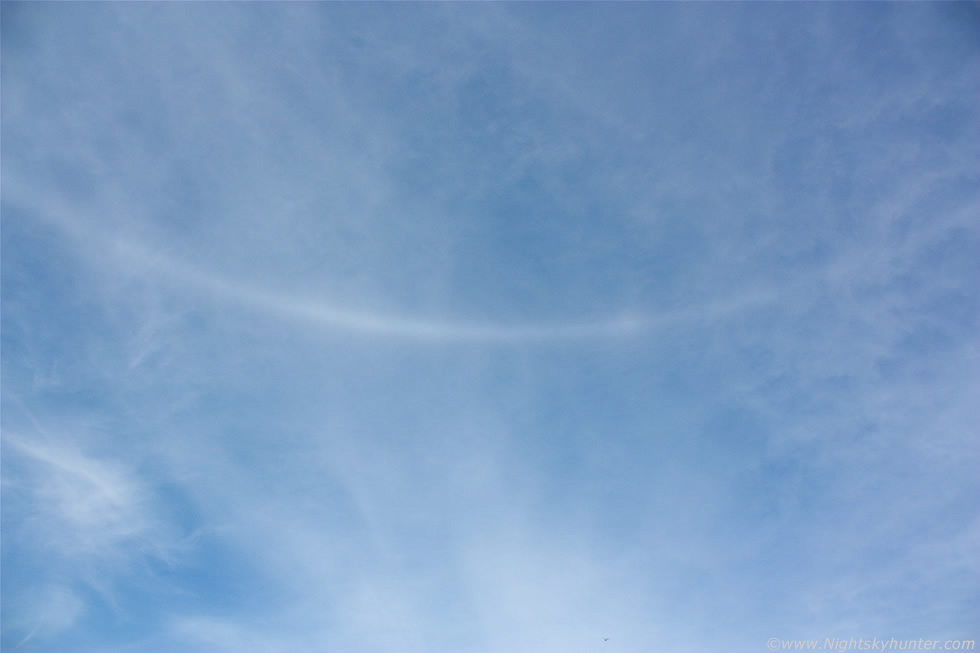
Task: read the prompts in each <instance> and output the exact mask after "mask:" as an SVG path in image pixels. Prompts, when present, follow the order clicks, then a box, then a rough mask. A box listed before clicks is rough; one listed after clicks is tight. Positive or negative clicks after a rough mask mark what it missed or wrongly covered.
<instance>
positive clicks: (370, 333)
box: [5, 193, 774, 344]
mask: <svg viewBox="0 0 980 653" xmlns="http://www.w3.org/2000/svg"><path fill="white" fill-rule="evenodd" d="M23 195H24V194H23V193H21V194H20V195H19V196H18V199H20V200H21V201H20V202H19V203H20V204H21V205H23V206H26V207H28V208H30V209H33V210H34V211H35V212H36V213H37V214H38V216H39V217H41V218H42V219H43V220H45V221H46V222H49V223H52V224H54V225H56V226H58V227H59V228H60V229H62V230H63V231H66V232H68V233H69V234H70V235H71V236H73V237H75V238H77V239H80V240H82V241H86V242H89V243H90V244H92V245H93V246H97V247H98V249H99V251H100V253H101V254H103V255H104V254H106V253H108V254H110V255H112V256H114V257H116V258H120V259H124V260H125V261H126V262H127V263H128V264H129V265H130V266H132V267H135V268H137V269H143V270H147V271H150V272H153V273H155V274H156V275H158V276H160V277H163V278H164V279H166V280H169V281H170V282H171V283H178V284H180V285H184V286H187V287H190V288H193V289H195V290H197V291H199V292H205V293H208V294H213V295H216V296H218V297H220V298H221V299H223V300H224V301H228V302H231V303H235V304H238V305H239V306H242V307H245V308H250V309H253V310H257V311H261V312H265V313H267V314H273V315H276V316H278V317H280V318H285V319H291V320H294V321H299V322H305V323H308V324H312V325H317V326H320V327H323V328H326V329H330V330H334V331H343V332H348V333H352V334H356V335H358V336H364V337H375V338H388V339H400V340H406V341H419V342H436V343H440V342H442V343H445V342H459V343H466V342H469V343H477V344H479V343H486V344H495V343H496V344H508V343H511V344H520V343H528V342H547V341H568V340H589V339H602V338H624V337H631V336H640V335H643V334H645V333H648V332H650V331H651V330H654V329H656V328H662V327H666V326H670V325H673V324H678V323H685V322H693V321H698V320H701V321H703V320H710V319H717V318H720V317H724V316H725V315H729V314H732V313H736V312H739V311H742V310H745V309H748V308H751V307H753V306H758V305H762V304H765V303H768V302H770V301H772V300H773V298H774V294H773V293H771V292H755V293H751V294H747V295H741V296H736V297H734V298H730V299H726V300H720V301H714V302H710V303H707V304H699V305H693V306H687V307H683V308H678V309H671V310H667V311H665V312H663V313H660V314H658V315H649V314H620V315H617V316H614V317H607V318H603V319H599V320H593V321H580V322H567V321H565V322H556V323H537V324H500V323H492V322H462V321H453V320H436V319H426V318H418V317H410V316H400V315H395V314H390V313H372V312H366V311H358V310H353V309H350V308H346V307H343V306H339V305H336V304H333V303H330V302H326V301H323V300H322V299H314V298H303V297H298V296H290V295H287V294H283V293H281V292H277V291H272V290H268V289H262V288H255V287H252V286H249V285H246V284H243V283H240V282H236V281H234V280H231V279H227V278H224V277H221V276H219V275H216V274H213V273H210V272H207V271H205V270H203V269H202V268H199V267H197V266H195V265H193V264H191V263H189V262H187V261H183V260H181V259H178V258H174V257H172V256H168V255H166V254H163V253H161V252H159V251H158V250H153V249H151V248H149V247H147V246H145V245H143V244H142V243H141V242H139V241H137V240H135V239H132V238H127V237H124V236H122V235H119V234H114V235H109V234H105V233H100V232H98V231H97V230H93V229H91V228H90V227H88V226H86V227H82V226H80V225H79V224H78V222H77V220H74V219H69V218H67V215H68V213H69V212H67V211H64V210H59V207H56V206H53V205H52V202H51V201H50V198H48V201H28V202H24V201H23ZM31 195H33V197H34V198H36V197H37V196H36V195H34V194H31ZM9 199H10V195H9V194H8V195H7V196H6V197H5V200H9ZM106 245H108V247H106ZM132 267H131V268H130V269H132Z"/></svg>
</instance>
